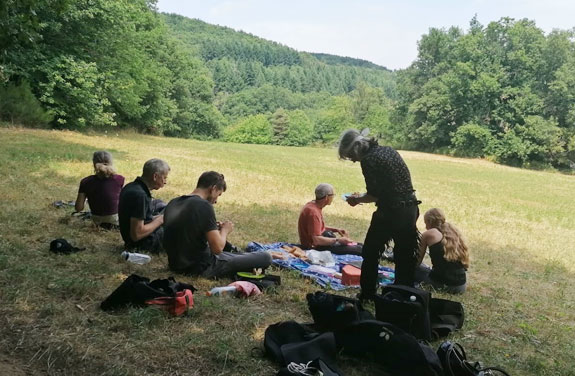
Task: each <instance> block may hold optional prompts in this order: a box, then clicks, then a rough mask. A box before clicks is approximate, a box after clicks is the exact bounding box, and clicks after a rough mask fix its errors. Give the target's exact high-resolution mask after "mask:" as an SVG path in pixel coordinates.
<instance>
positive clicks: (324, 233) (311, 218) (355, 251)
mask: <svg viewBox="0 0 575 376" xmlns="http://www.w3.org/2000/svg"><path fill="white" fill-rule="evenodd" d="M334 195H335V190H334V188H333V186H332V185H331V184H328V183H321V184H319V185H318V186H317V187H316V188H315V200H313V201H310V202H308V203H307V204H305V206H304V207H303V208H302V210H301V212H300V215H299V220H298V233H299V239H300V243H301V245H302V247H303V248H304V249H316V250H318V251H330V252H332V253H334V254H337V255H343V254H351V255H361V244H357V243H355V242H354V241H353V240H351V239H350V238H349V234H348V233H347V231H346V230H345V229H342V228H338V227H331V226H326V225H325V222H324V220H323V213H322V209H323V208H324V207H326V206H328V205H331V203H332V202H333V198H334ZM336 233H337V234H339V235H340V237H337V236H336V235H335V234H336Z"/></svg>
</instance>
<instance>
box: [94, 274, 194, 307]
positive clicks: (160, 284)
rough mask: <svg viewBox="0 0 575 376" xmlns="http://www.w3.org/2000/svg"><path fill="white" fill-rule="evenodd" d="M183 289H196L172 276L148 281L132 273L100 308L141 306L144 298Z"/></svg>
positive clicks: (144, 300)
mask: <svg viewBox="0 0 575 376" xmlns="http://www.w3.org/2000/svg"><path fill="white" fill-rule="evenodd" d="M185 289H189V290H191V291H192V293H193V292H195V291H196V288H195V287H194V286H192V285H189V284H187V283H181V282H176V280H175V279H174V278H173V277H169V278H167V279H156V280H153V281H151V282H150V279H149V278H146V277H141V276H139V275H137V274H132V275H130V276H128V278H126V279H125V280H124V282H122V284H121V285H120V286H118V288H116V290H114V291H113V292H112V294H110V296H108V297H107V298H106V299H105V300H104V301H103V302H102V303H101V304H100V308H102V310H104V311H109V310H113V309H116V308H121V307H125V306H127V305H134V306H142V307H143V306H145V305H146V303H145V302H146V300H150V299H155V298H160V297H175V296H176V293H177V292H178V291H183V290H185Z"/></svg>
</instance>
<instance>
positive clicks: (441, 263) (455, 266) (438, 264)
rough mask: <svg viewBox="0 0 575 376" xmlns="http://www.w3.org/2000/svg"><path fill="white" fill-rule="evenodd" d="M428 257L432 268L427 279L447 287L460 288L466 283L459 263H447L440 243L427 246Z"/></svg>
mask: <svg viewBox="0 0 575 376" xmlns="http://www.w3.org/2000/svg"><path fill="white" fill-rule="evenodd" d="M429 256H430V257H431V264H432V265H433V268H432V270H431V273H429V277H430V278H431V279H433V280H434V281H437V282H440V283H444V284H446V285H447V286H461V285H464V284H465V282H466V276H465V268H464V267H463V264H462V263H461V262H460V261H447V260H446V259H445V257H444V256H445V250H444V248H443V243H442V242H441V241H440V242H438V243H435V244H434V245H431V246H429Z"/></svg>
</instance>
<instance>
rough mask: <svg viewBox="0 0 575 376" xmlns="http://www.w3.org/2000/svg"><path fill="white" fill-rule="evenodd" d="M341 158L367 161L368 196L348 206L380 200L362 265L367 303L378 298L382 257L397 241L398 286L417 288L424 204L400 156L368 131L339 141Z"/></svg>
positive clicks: (364, 164) (346, 135)
mask: <svg viewBox="0 0 575 376" xmlns="http://www.w3.org/2000/svg"><path fill="white" fill-rule="evenodd" d="M338 152H339V157H340V158H341V159H347V160H351V161H352V162H360V163H361V171H362V173H363V176H364V178H365V185H366V191H367V192H366V193H364V194H362V195H353V196H351V197H349V198H348V199H347V203H348V204H349V205H351V206H356V205H357V204H361V203H370V202H375V205H376V206H377V210H376V211H375V212H374V213H373V216H372V218H371V223H370V225H369V230H368V231H367V234H366V236H365V241H364V244H363V252H362V256H363V263H362V265H361V280H360V283H361V294H360V298H362V299H373V297H374V295H375V293H376V290H377V273H378V264H379V256H380V254H381V253H382V251H383V250H384V249H385V247H386V245H387V244H388V243H389V242H390V240H393V243H394V248H393V255H394V261H395V284H400V285H407V286H411V287H413V284H414V273H415V265H416V262H417V256H418V254H419V231H418V230H417V225H416V222H417V218H418V217H419V207H418V205H419V204H420V203H421V201H418V200H417V198H416V196H415V190H414V189H413V185H412V183H411V175H410V173H409V169H408V168H407V165H406V164H405V161H404V160H403V158H401V156H400V155H399V153H398V152H397V151H396V150H395V149H393V148H392V147H389V146H379V145H378V143H377V141H376V140H375V139H373V138H368V137H366V135H365V132H361V133H360V132H359V131H357V130H355V129H349V130H347V131H345V132H344V133H343V134H342V137H341V140H340V142H339V150H338Z"/></svg>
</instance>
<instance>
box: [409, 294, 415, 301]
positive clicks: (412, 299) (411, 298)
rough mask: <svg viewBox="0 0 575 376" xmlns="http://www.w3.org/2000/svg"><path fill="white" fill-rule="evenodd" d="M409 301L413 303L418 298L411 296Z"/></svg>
mask: <svg viewBox="0 0 575 376" xmlns="http://www.w3.org/2000/svg"><path fill="white" fill-rule="evenodd" d="M409 300H410V301H412V302H415V301H416V300H417V298H416V297H415V295H411V296H410V297H409Z"/></svg>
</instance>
